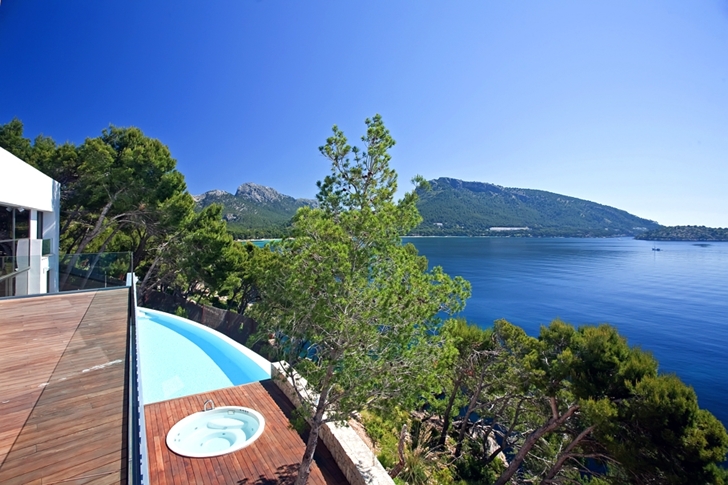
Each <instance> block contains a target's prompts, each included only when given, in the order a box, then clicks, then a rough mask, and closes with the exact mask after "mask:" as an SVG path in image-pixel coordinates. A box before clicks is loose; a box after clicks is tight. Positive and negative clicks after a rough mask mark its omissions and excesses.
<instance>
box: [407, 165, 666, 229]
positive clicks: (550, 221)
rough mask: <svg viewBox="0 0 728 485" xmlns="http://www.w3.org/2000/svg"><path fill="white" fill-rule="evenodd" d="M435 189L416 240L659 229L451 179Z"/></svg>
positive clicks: (577, 203)
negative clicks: (418, 238) (463, 236)
mask: <svg viewBox="0 0 728 485" xmlns="http://www.w3.org/2000/svg"><path fill="white" fill-rule="evenodd" d="M430 185H431V190H429V191H422V190H420V191H419V196H420V201H419V203H418V208H419V210H420V213H421V214H422V218H423V222H422V224H420V226H419V227H417V228H416V229H415V230H414V231H413V235H421V236H438V235H442V236H446V235H466V236H481V235H521V236H574V237H602V236H633V235H637V234H640V233H642V232H645V231H647V230H650V229H656V228H659V227H660V225H659V224H658V223H656V222H654V221H650V220H647V219H642V218H640V217H637V216H634V215H632V214H629V213H627V212H625V211H623V210H619V209H615V208H614V207H609V206H606V205H601V204H597V203H594V202H589V201H586V200H582V199H576V198H574V197H568V196H565V195H559V194H554V193H551V192H545V191H542V190H531V189H517V188H506V187H501V186H499V185H494V184H488V183H481V182H464V181H462V180H457V179H451V178H439V179H436V180H432V181H430ZM492 228H528V229H518V230H497V229H496V230H492Z"/></svg>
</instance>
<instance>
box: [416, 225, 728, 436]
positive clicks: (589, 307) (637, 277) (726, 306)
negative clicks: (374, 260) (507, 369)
mask: <svg viewBox="0 0 728 485" xmlns="http://www.w3.org/2000/svg"><path fill="white" fill-rule="evenodd" d="M405 241H406V242H411V243H413V244H414V245H415V246H416V247H417V249H418V250H419V252H420V254H422V255H424V256H426V257H427V259H428V261H429V263H430V266H431V267H432V266H435V265H439V266H442V268H443V269H444V270H445V272H447V273H448V274H450V275H451V276H462V277H463V278H465V279H466V280H468V281H470V283H471V285H472V296H471V297H470V299H469V300H468V301H467V304H466V307H465V310H464V311H463V312H462V314H461V315H462V316H464V317H465V318H467V319H468V321H470V322H472V323H475V324H477V325H480V326H482V327H487V326H490V325H492V323H493V321H495V320H497V319H499V318H505V319H506V320H508V321H509V322H511V323H514V324H517V325H519V326H520V327H522V328H523V329H524V330H525V331H526V332H527V333H528V334H529V335H533V336H537V335H538V333H539V329H540V327H541V325H548V324H549V322H551V321H552V320H553V319H555V318H560V319H562V320H563V321H565V322H569V323H571V324H573V325H576V326H579V325H596V324H600V323H609V324H611V325H613V326H615V327H616V328H617V329H618V330H619V332H620V334H621V335H623V336H624V337H626V338H627V340H628V342H629V343H630V344H631V345H633V346H639V347H641V348H642V349H644V350H647V351H649V352H651V353H652V354H653V355H654V356H655V357H656V358H657V360H658V361H659V363H660V372H662V373H674V374H677V375H678V376H679V377H680V378H681V379H682V381H683V382H685V383H686V384H688V385H690V386H692V387H693V388H694V389H695V392H696V393H697V395H698V403H699V405H700V407H701V408H704V409H708V410H709V411H710V412H712V413H713V414H714V415H715V416H716V417H717V418H718V419H720V420H721V421H722V422H723V424H724V425H725V426H726V427H728V351H727V348H726V341H727V340H728V242H715V243H713V242H711V243H694V242H659V243H653V242H649V241H637V240H634V239H632V238H609V239H580V238H518V237H490V238H488V237H482V238H481V237H423V238H405Z"/></svg>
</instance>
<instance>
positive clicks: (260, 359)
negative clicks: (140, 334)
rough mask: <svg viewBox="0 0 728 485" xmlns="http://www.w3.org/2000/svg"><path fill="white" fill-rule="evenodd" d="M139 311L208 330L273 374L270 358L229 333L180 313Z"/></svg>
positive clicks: (144, 309) (142, 309)
mask: <svg viewBox="0 0 728 485" xmlns="http://www.w3.org/2000/svg"><path fill="white" fill-rule="evenodd" d="M137 311H140V312H142V313H149V314H151V315H158V316H162V317H165V318H171V319H173V320H177V321H179V322H182V323H185V324H188V325H192V326H193V327H196V328H198V329H200V330H202V331H204V332H207V333H208V334H210V335H211V336H213V337H214V338H218V339H220V340H222V341H224V342H226V343H227V344H229V345H231V346H232V347H234V348H236V349H237V350H239V351H240V352H242V353H243V354H245V355H246V356H247V357H249V358H250V360H252V361H253V362H255V363H256V364H258V366H260V367H261V368H262V369H263V370H264V371H266V372H267V373H268V378H270V376H271V373H272V368H271V365H272V363H271V362H270V361H269V360H268V359H266V358H265V357H263V356H262V355H259V354H257V353H255V352H253V351H252V350H251V349H249V348H248V347H246V346H245V345H243V344H241V343H240V342H236V341H235V340H233V339H231V338H230V337H228V336H227V335H225V334H223V333H221V332H218V331H217V330H215V329H214V328H210V327H208V326H206V325H203V324H201V323H198V322H195V321H193V320H190V319H189V318H184V317H180V316H178V315H173V314H172V313H167V312H162V311H159V310H152V309H151V308H146V307H137Z"/></svg>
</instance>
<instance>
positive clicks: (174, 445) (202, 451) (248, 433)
mask: <svg viewBox="0 0 728 485" xmlns="http://www.w3.org/2000/svg"><path fill="white" fill-rule="evenodd" d="M264 427H265V419H264V418H263V416H262V415H261V414H260V413H259V412H258V411H254V410H252V409H249V408H244V407H239V406H223V407H219V408H214V409H210V410H208V411H200V412H198V413H194V414H190V415H189V416H187V417H185V418H183V419H181V420H179V421H178V422H177V423H175V425H174V426H172V429H170V430H169V433H167V446H168V447H169V449H170V450H172V451H173V452H175V453H177V454H178V455H182V456H189V457H191V458H204V457H208V456H218V455H224V454H226V453H232V452H233V451H237V450H240V449H243V448H245V447H246V446H248V445H249V444H250V443H252V442H253V441H255V440H257V439H258V438H259V437H260V435H261V434H262V433H263V428H264Z"/></svg>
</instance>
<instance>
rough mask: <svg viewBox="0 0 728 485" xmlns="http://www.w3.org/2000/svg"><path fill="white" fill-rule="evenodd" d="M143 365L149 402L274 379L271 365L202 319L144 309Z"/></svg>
mask: <svg viewBox="0 0 728 485" xmlns="http://www.w3.org/2000/svg"><path fill="white" fill-rule="evenodd" d="M137 332H138V337H139V338H138V350H139V361H140V363H139V365H140V368H141V384H142V398H143V400H144V403H145V404H149V403H153V402H159V401H165V400H167V399H174V398H177V397H182V396H189V395H190V394H198V393H200V392H205V391H212V390H215V389H223V388H225V387H230V386H239V385H241V384H248V383H250V382H257V381H261V380H264V379H270V363H269V362H268V361H267V360H265V359H264V358H263V357H261V356H259V355H258V354H256V353H255V352H253V351H252V350H250V349H248V348H246V347H244V346H242V345H240V344H238V343H237V342H235V341H233V340H232V339H229V338H228V337H226V336H224V335H222V334H220V333H218V332H216V331H214V330H212V329H209V328H207V327H205V326H204V325H200V324H199V323H195V322H192V321H190V320H187V319H186V318H181V317H177V316H175V315H170V314H168V313H164V312H158V311H155V310H149V309H146V308H139V313H138V314H137Z"/></svg>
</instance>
